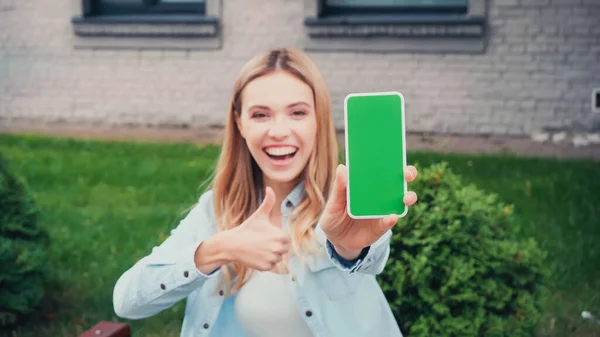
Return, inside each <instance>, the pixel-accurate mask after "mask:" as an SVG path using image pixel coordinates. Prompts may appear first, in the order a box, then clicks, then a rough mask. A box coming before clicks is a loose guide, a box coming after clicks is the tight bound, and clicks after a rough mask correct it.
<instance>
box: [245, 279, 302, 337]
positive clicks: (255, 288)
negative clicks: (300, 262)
mask: <svg viewBox="0 0 600 337" xmlns="http://www.w3.org/2000/svg"><path fill="white" fill-rule="evenodd" d="M292 282H293V281H292V280H291V276H290V275H289V274H277V273H273V272H261V271H254V273H253V275H252V277H251V278H250V280H248V282H246V284H244V286H243V287H242V288H241V289H240V290H239V291H238V293H237V295H236V298H235V304H234V310H235V315H236V317H237V319H238V321H239V322H240V325H241V326H242V328H243V329H244V332H245V333H246V335H248V337H280V336H286V337H313V335H312V333H311V332H310V329H309V327H308V325H307V324H306V322H305V321H304V318H303V317H302V313H301V312H300V311H299V310H298V308H297V306H296V303H295V301H294V295H293V290H294V289H293V286H294V285H293V284H292Z"/></svg>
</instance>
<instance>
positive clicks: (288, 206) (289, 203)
mask: <svg viewBox="0 0 600 337" xmlns="http://www.w3.org/2000/svg"><path fill="white" fill-rule="evenodd" d="M285 206H286V207H287V208H292V202H291V201H289V200H288V201H287V202H286V203H285Z"/></svg>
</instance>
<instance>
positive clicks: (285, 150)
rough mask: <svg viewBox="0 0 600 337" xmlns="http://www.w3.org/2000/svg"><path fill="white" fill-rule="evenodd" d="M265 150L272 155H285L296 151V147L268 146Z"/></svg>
mask: <svg viewBox="0 0 600 337" xmlns="http://www.w3.org/2000/svg"><path fill="white" fill-rule="evenodd" d="M265 151H267V153H268V154H270V155H272V156H285V155H288V154H292V153H294V152H296V148H295V147H293V146H285V147H268V148H266V149H265Z"/></svg>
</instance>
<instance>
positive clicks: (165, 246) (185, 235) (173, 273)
mask: <svg viewBox="0 0 600 337" xmlns="http://www.w3.org/2000/svg"><path fill="white" fill-rule="evenodd" d="M211 207H212V191H208V192H206V193H204V194H203V195H202V196H201V197H200V200H199V202H198V204H197V205H196V206H195V207H194V208H193V209H192V210H191V211H190V212H189V213H188V215H187V216H186V217H185V218H184V219H183V220H181V222H180V223H179V225H178V226H177V227H176V228H175V229H173V230H172V231H171V235H170V236H169V237H168V238H167V239H166V240H165V241H164V242H163V243H162V244H161V245H159V246H157V247H154V248H153V249H152V252H151V253H150V254H149V255H147V256H145V257H144V258H142V259H141V260H139V261H138V262H137V263H135V265H134V266H133V267H131V268H130V269H129V270H127V271H126V272H125V273H123V275H121V277H120V278H119V279H118V280H117V282H116V284H115V287H114V290H113V306H114V310H115V313H116V314H117V316H119V317H122V318H127V319H141V318H146V317H149V316H152V315H155V314H157V313H159V312H160V311H162V310H165V309H167V308H169V307H171V306H173V305H174V304H175V303H176V302H178V301H179V300H181V299H183V298H185V297H187V296H188V295H189V294H190V293H191V292H192V291H194V290H195V289H197V288H198V287H202V285H203V284H204V283H205V282H206V280H207V279H208V278H210V277H214V276H216V275H217V274H218V273H220V269H218V270H216V271H215V272H213V273H212V274H210V275H205V274H203V273H201V272H200V271H199V270H198V268H197V267H196V264H195V262H194V253H195V251H196V249H197V248H198V246H199V245H200V244H201V243H202V241H203V240H204V239H206V238H207V237H209V236H210V235H211V233H212V232H214V229H213V228H214V226H215V224H214V223H213V219H212V218H211V216H210V215H211V211H210V210H211Z"/></svg>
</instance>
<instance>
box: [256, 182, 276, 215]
mask: <svg viewBox="0 0 600 337" xmlns="http://www.w3.org/2000/svg"><path fill="white" fill-rule="evenodd" d="M274 205H275V192H273V189H272V188H271V187H269V186H267V187H266V188H265V198H264V199H263V201H262V203H261V204H260V206H259V207H258V209H257V210H256V212H254V214H255V216H266V217H267V218H268V217H269V215H270V214H271V210H272V209H273V206H274Z"/></svg>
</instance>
